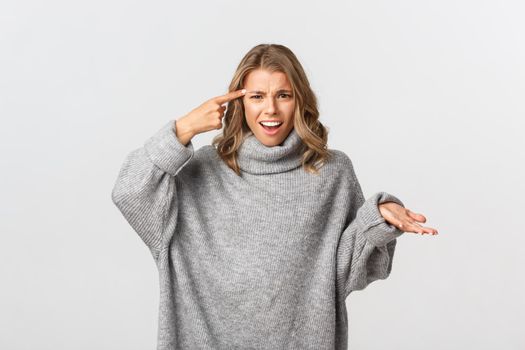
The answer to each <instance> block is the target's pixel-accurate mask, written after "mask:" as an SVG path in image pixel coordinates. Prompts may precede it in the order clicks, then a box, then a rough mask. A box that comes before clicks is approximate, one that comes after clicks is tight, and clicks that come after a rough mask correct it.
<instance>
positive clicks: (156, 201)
mask: <svg viewBox="0 0 525 350" xmlns="http://www.w3.org/2000/svg"><path fill="white" fill-rule="evenodd" d="M175 128H176V122H175V121H173V120H172V121H170V122H169V123H167V124H166V125H164V126H163V127H162V128H161V129H160V130H159V131H157V132H156V133H155V134H154V135H153V136H152V137H150V138H149V139H148V140H147V141H146V142H145V143H144V145H143V147H141V148H138V149H135V150H133V151H131V152H130V153H129V154H128V155H127V157H126V158H125V160H124V163H123V164H122V166H121V168H120V172H119V174H118V177H117V180H116V183H115V185H114V187H113V191H112V193H111V198H112V201H113V203H114V204H115V205H116V206H117V208H118V209H119V210H120V212H121V213H122V215H123V216H124V218H125V219H126V220H127V222H128V223H129V224H130V226H131V227H132V228H133V229H134V230H135V232H137V234H138V235H139V236H140V238H141V239H142V240H143V241H144V243H145V244H146V245H147V246H148V248H149V249H150V250H151V252H152V253H154V256H156V255H155V254H156V253H158V252H159V251H160V250H161V249H162V248H163V247H165V246H167V244H168V243H169V241H170V240H171V235H172V234H173V232H174V230H175V224H176V221H177V220H176V219H177V205H176V203H177V201H176V197H177V193H176V185H175V177H176V175H177V173H178V172H179V171H180V170H181V169H182V168H183V167H184V166H185V165H186V164H188V162H189V161H190V160H191V159H192V158H193V154H194V149H193V144H192V142H191V141H190V142H189V143H188V144H187V145H186V146H185V145H183V144H182V143H181V142H180V141H179V139H178V138H177V136H176V133H175V130H176V129H175Z"/></svg>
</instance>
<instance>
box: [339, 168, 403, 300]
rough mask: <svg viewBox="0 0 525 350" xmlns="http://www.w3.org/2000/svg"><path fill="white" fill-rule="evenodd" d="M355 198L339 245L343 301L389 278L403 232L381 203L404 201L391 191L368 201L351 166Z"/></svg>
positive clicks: (340, 281)
mask: <svg viewBox="0 0 525 350" xmlns="http://www.w3.org/2000/svg"><path fill="white" fill-rule="evenodd" d="M350 171H351V177H352V183H353V188H352V199H351V201H352V202H351V205H350V212H349V213H348V219H347V223H348V225H347V226H346V227H345V229H344V231H343V232H342V233H341V236H340V237H339V243H338V246H337V258H336V259H337V260H336V266H337V288H338V291H340V293H341V294H340V295H341V296H342V297H343V300H344V299H346V298H347V297H348V295H349V294H350V293H351V292H352V291H355V290H361V289H364V288H365V287H366V286H368V285H369V284H370V283H372V282H374V281H376V280H378V279H386V278H387V277H388V276H389V275H390V271H391V270H392V261H393V257H394V250H395V246H396V238H397V237H399V236H401V235H402V234H403V231H401V230H399V229H398V228H397V227H396V226H394V225H391V224H389V223H387V222H386V221H385V219H384V218H383V216H382V215H381V213H380V211H379V208H378V205H379V204H381V203H384V202H396V203H398V204H399V205H401V206H403V207H404V204H403V202H401V200H399V199H398V198H397V197H395V196H393V195H391V194H389V193H387V192H377V193H375V194H374V195H373V196H372V197H370V198H369V199H368V200H366V201H365V200H364V197H363V192H362V190H361V185H360V184H359V181H358V180H357V178H356V176H355V173H354V170H353V168H352V166H351V165H350Z"/></svg>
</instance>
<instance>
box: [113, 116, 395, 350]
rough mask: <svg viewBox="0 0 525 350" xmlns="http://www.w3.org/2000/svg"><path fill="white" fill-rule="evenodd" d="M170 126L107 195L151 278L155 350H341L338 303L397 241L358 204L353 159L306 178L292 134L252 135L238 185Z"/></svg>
mask: <svg viewBox="0 0 525 350" xmlns="http://www.w3.org/2000/svg"><path fill="white" fill-rule="evenodd" d="M175 128H176V123H175V121H174V120H171V121H170V122H169V123H167V124H166V125H165V126H163V127H162V128H161V129H160V130H159V131H158V132H156V133H155V135H153V136H152V137H150V138H149V139H148V140H146V142H145V143H144V145H143V147H141V148H138V149H135V150H133V151H131V152H130V153H129V154H128V155H127V157H126V158H125V160H124V163H123V164H122V166H121V169H120V172H119V174H118V177H117V180H116V183H115V185H114V188H113V191H112V194H111V197H112V201H113V203H114V204H115V205H116V206H117V207H118V209H119V210H120V212H121V213H122V215H123V216H124V218H125V219H126V220H127V222H128V223H129V225H130V226H131V227H132V228H133V230H134V231H135V232H136V233H137V234H138V236H139V237H140V238H141V239H142V241H143V242H144V243H145V244H146V246H147V247H148V248H149V251H150V252H151V254H152V256H153V258H154V261H155V263H156V266H157V268H158V272H159V282H160V305H159V318H158V342H157V349H158V350H167V349H272V350H278V349H301V350H304V349H316V350H319V349H347V343H348V318H347V310H346V303H345V300H346V298H347V297H348V295H349V294H350V293H351V292H353V291H356V290H361V289H363V288H365V287H366V286H367V285H368V284H370V283H371V282H373V281H375V280H378V279H385V278H387V277H388V276H389V274H390V272H391V269H392V261H393V256H394V249H395V246H396V238H397V237H399V236H400V235H401V234H402V233H403V232H402V231H400V230H399V229H397V228H396V227H395V226H393V225H390V224H388V223H387V222H386V221H385V220H384V218H383V217H382V216H381V214H380V212H379V209H378V204H380V203H384V202H387V201H392V202H396V203H398V204H400V205H402V206H404V205H403V203H402V202H401V201H400V200H399V199H398V198H396V197H395V196H393V195H391V194H388V193H386V192H378V193H375V194H374V195H373V196H371V197H370V198H369V199H368V200H365V199H364V197H363V193H362V190H361V186H360V184H359V182H358V180H357V177H356V174H355V172H354V168H353V166H352V162H351V160H350V158H349V157H348V156H347V155H346V154H345V153H344V152H342V151H339V150H333V149H330V152H332V154H333V157H332V158H331V159H330V161H329V162H327V163H326V164H325V165H324V166H322V167H321V168H320V172H319V174H317V175H316V174H311V173H307V172H306V171H304V169H303V167H302V165H301V154H300V153H299V151H298V150H299V147H300V146H301V145H302V140H301V139H300V137H299V135H298V134H297V133H296V131H295V129H292V131H291V133H290V134H289V135H288V137H287V138H286V139H285V140H284V141H283V143H281V145H277V146H273V147H267V146H265V145H263V144H262V143H260V142H259V141H258V139H257V138H256V137H255V136H254V135H253V134H252V135H250V136H248V137H247V138H246V139H245V140H244V141H243V143H242V145H241V147H240V149H239V150H238V158H237V159H238V162H239V165H240V167H241V169H242V173H241V175H242V176H238V175H237V174H236V173H235V172H234V171H233V170H232V169H230V168H229V167H228V166H227V165H226V163H224V162H223V161H222V159H221V158H220V157H219V155H218V154H217V151H216V149H215V148H214V147H213V146H212V145H206V146H203V147H201V148H200V149H198V150H197V151H194V148H193V144H192V141H190V142H189V143H188V144H187V145H186V146H185V145H183V144H182V143H180V141H179V140H178V138H177V137H176V134H175V132H176V129H175Z"/></svg>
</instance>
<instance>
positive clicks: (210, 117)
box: [175, 89, 246, 144]
mask: <svg viewBox="0 0 525 350" xmlns="http://www.w3.org/2000/svg"><path fill="white" fill-rule="evenodd" d="M245 94H246V89H242V90H237V91H232V92H229V93H227V94H225V95H220V96H216V97H213V98H211V99H209V100H207V101H206V102H204V103H203V104H201V105H200V106H198V107H197V108H194V109H193V110H191V112H189V113H188V114H186V115H184V116H183V117H181V118H179V119H177V120H176V124H177V127H176V128H175V129H176V131H177V137H178V138H179V139H180V140H181V142H182V143H183V144H187V143H188V142H189V140H191V139H192V138H193V136H195V135H197V134H200V133H203V132H206V131H210V130H215V129H220V128H222V118H223V117H224V111H225V110H226V106H223V104H225V103H227V102H229V101H232V100H234V99H236V98H239V97H241V96H244V95H245Z"/></svg>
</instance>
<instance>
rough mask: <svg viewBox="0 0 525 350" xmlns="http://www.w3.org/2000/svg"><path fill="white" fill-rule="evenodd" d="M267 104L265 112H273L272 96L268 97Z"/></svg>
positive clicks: (270, 113)
mask: <svg viewBox="0 0 525 350" xmlns="http://www.w3.org/2000/svg"><path fill="white" fill-rule="evenodd" d="M267 100H268V106H267V107H266V113H267V114H269V115H274V114H275V102H274V100H273V98H268V99H267Z"/></svg>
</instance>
